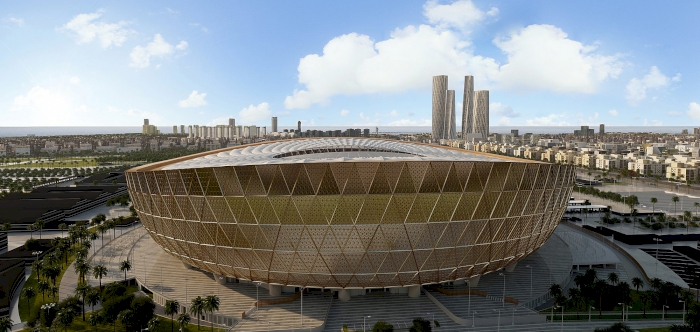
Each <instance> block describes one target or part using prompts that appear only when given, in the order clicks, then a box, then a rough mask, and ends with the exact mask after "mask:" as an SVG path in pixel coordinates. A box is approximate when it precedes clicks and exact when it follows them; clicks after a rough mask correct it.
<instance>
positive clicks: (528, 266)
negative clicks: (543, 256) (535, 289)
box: [525, 265, 532, 301]
mask: <svg viewBox="0 0 700 332" xmlns="http://www.w3.org/2000/svg"><path fill="white" fill-rule="evenodd" d="M525 267H526V268H528V269H530V301H532V266H530V265H527V266H525Z"/></svg>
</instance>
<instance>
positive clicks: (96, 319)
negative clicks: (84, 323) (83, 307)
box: [88, 311, 105, 327]
mask: <svg viewBox="0 0 700 332" xmlns="http://www.w3.org/2000/svg"><path fill="white" fill-rule="evenodd" d="M104 320H105V318H104V316H102V315H101V314H100V313H99V312H95V311H93V312H92V314H90V317H88V324H90V326H93V327H94V326H97V325H100V324H102V323H104Z"/></svg>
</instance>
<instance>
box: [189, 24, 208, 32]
mask: <svg viewBox="0 0 700 332" xmlns="http://www.w3.org/2000/svg"><path fill="white" fill-rule="evenodd" d="M189 26H191V27H196V28H199V30H201V31H202V32H204V33H209V29H208V28H207V27H205V26H203V25H201V24H199V23H190V24H189Z"/></svg>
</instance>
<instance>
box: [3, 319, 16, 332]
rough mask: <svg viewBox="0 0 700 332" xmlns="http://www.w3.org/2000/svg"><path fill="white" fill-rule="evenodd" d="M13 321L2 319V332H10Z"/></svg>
mask: <svg viewBox="0 0 700 332" xmlns="http://www.w3.org/2000/svg"><path fill="white" fill-rule="evenodd" d="M12 325H13V322H12V319H10V317H3V318H0V332H9V331H10V330H11V329H12Z"/></svg>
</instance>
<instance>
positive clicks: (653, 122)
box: [643, 119, 663, 126]
mask: <svg viewBox="0 0 700 332" xmlns="http://www.w3.org/2000/svg"><path fill="white" fill-rule="evenodd" d="M643 125H644V126H661V125H663V122H661V121H659V120H647V119H644V124H643Z"/></svg>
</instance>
